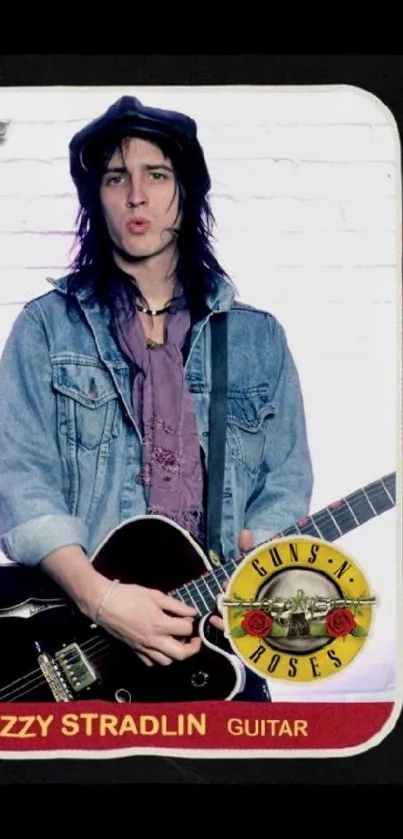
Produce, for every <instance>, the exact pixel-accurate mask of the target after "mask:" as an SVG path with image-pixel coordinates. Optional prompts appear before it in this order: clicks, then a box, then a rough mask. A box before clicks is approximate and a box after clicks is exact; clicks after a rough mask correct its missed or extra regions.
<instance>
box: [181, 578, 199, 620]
mask: <svg viewBox="0 0 403 839" xmlns="http://www.w3.org/2000/svg"><path fill="white" fill-rule="evenodd" d="M190 586H193V583H190V585H189V586H187V585H186V583H185V584H184V585H183V586H182V590H184V591H185V592H186V594H187V598H183V599H184V600H185V601H186V603H187V604H188V606H194V607H195V609H197V611H198V612H199V614H200V615H201V614H202V612H201V611H200V608H199V606H198V604H197V603H196V601H195V599H194V598H193V597H192V594H191V592H190V590H189V589H190ZM193 587H194V586H193Z"/></svg>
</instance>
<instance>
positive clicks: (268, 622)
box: [242, 609, 273, 638]
mask: <svg viewBox="0 0 403 839" xmlns="http://www.w3.org/2000/svg"><path fill="white" fill-rule="evenodd" d="M272 625H273V619H272V618H271V617H270V615H268V614H267V612H264V611H263V609H253V610H252V611H251V612H247V613H246V615H245V616H244V618H243V621H242V627H243V629H244V630H245V632H247V634H248V635H255V636H256V637H257V638H266V635H270V631H271V628H272Z"/></svg>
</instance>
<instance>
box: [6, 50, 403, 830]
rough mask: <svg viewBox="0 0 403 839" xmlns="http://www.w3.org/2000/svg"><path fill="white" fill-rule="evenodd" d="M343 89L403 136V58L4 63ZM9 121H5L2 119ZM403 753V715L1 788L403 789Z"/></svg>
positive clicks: (51, 76)
mask: <svg viewBox="0 0 403 839" xmlns="http://www.w3.org/2000/svg"><path fill="white" fill-rule="evenodd" d="M115 40H116V39H115ZM340 84H348V85H354V86H356V87H360V88H362V89H364V90H367V91H368V92H370V93H372V94H374V95H375V96H377V97H378V98H379V99H380V100H381V101H382V102H383V103H384V104H385V105H386V106H387V107H388V108H389V109H390V111H391V112H392V114H393V116H394V117H395V119H396V121H397V125H398V129H399V134H400V138H401V137H402V131H403V56H402V55H398V54H396V55H376V54H354V53H350V54H332V55H319V54H313V55H304V54H299V55H295V54H281V55H280V54H246V55H242V54H241V55H239V54H227V55H153V54H150V53H149V54H147V55H138V54H133V55H69V54H61V55H7V54H3V55H0V87H5V86H12V87H20V86H22V87H32V86H38V87H41V86H44V87H49V86H63V85H64V86H91V85H94V86H98V87H102V86H112V85H113V86H119V85H122V86H130V85H132V86H140V85H141V86H143V85H149V86H151V85H153V86H162V85H163V86H169V85H206V86H217V85H293V86H295V85H340ZM6 117H7V115H6V114H4V115H3V114H1V113H0V120H1V119H2V118H6ZM0 748H1V747H0ZM401 754H403V717H402V716H401V717H400V719H399V721H398V722H397V724H396V726H395V728H394V730H393V731H392V732H391V733H390V734H389V735H388V736H387V737H386V738H385V739H384V740H383V741H382V743H380V744H379V745H378V746H376V747H373V748H371V749H370V750H369V751H367V752H364V753H363V754H360V755H356V756H354V757H345V758H344V757H338V758H289V759H288V758H254V759H234V758H231V759H218V758H214V759H213V758H211V759H205V760H202V759H193V758H192V759H190V758H188V759H185V758H183V759H182V758H181V759H179V758H165V757H146V756H139V757H129V758H116V759H112V758H111V759H106V760H97V759H91V760H85V759H83V760H81V759H80V760H79V759H66V760H61V759H59V760H58V759H50V758H44V759H38V760H31V759H30V760H24V759H23V758H22V759H12V760H9V759H7V760H0V783H1V784H3V785H20V784H25V785H28V786H30V787H35V791H36V790H39V785H40V784H44V783H45V784H47V785H48V784H51V785H61V786H62V787H65V785H74V787H77V785H81V786H82V787H84V788H85V789H86V791H87V792H90V789H91V788H94V787H95V786H96V787H97V788H98V787H99V785H104V784H107V785H108V786H110V785H117V786H118V787H120V788H123V785H124V786H126V785H133V784H136V785H138V784H145V785H148V784H150V783H152V784H165V785H166V784H175V785H176V784H178V783H179V784H180V783H184V784H188V785H189V784H190V785H194V784H209V785H211V784H214V785H216V784H219V785H228V784H230V785H233V784H242V785H250V786H251V785H253V786H255V785H270V784H275V785H289V784H293V785H315V786H319V785H325V786H327V785H331V786H332V785H335V784H338V785H339V784H343V785H351V784H361V785H362V784H364V785H368V784H382V785H402V783H403V759H401V758H400V755H401ZM33 791H34V790H33ZM2 798H3V800H4V797H3V796H2ZM137 806H138V801H137V804H136V807H137ZM369 806H370V807H371V805H369ZM259 810H260V808H259ZM360 810H361V808H360ZM59 815H60V813H59ZM111 815H112V814H111ZM317 815H318V814H317V813H316V816H317ZM316 816H314V817H315V818H316ZM113 817H114V818H116V814H114V816H113ZM297 819H298V816H297ZM61 822H62V823H63V817H62V819H61ZM293 823H294V825H295V821H293ZM295 826H296V825H295ZM230 829H231V827H230ZM59 835H61V834H60V832H59ZM76 835H78V834H76ZM80 835H81V834H80Z"/></svg>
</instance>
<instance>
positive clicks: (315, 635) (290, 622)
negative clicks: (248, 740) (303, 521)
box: [222, 536, 375, 682]
mask: <svg viewBox="0 0 403 839" xmlns="http://www.w3.org/2000/svg"><path fill="white" fill-rule="evenodd" d="M374 603H375V597H374V596H373V595H371V593H370V591H369V587H368V583H367V581H366V579H365V577H364V575H363V573H362V571H361V570H360V568H359V567H358V566H357V564H356V563H355V562H353V560H352V559H351V558H350V557H347V556H346V555H345V554H343V553H341V551H339V550H337V549H336V548H334V547H333V546H332V545H330V544H329V543H327V542H324V541H321V540H315V541H313V540H312V539H310V538H307V537H304V536H298V537H296V538H294V539H290V538H289V539H279V540H278V541H273V542H270V543H267V544H266V545H263V546H260V547H259V548H257V549H256V550H254V551H252V552H251V553H250V554H248V556H247V557H245V559H244V560H243V562H242V563H241V564H240V565H239V567H238V569H237V571H236V572H235V573H234V575H233V576H232V577H231V580H230V581H229V583H228V587H227V590H226V592H225V595H224V598H223V600H222V606H223V618H224V623H225V626H226V635H227V637H228V639H229V641H230V643H231V645H232V647H233V649H234V650H235V652H236V653H237V655H238V656H239V657H240V658H241V659H242V660H243V661H244V662H245V664H246V665H247V666H248V667H250V668H251V669H253V670H255V671H256V672H257V673H259V675H263V676H265V677H266V678H267V677H273V678H277V679H283V680H285V681H300V682H306V681H312V680H314V679H324V678H327V677H329V676H332V675H334V674H335V673H338V672H340V671H341V670H342V668H344V667H345V666H346V665H348V664H349V663H350V662H351V661H352V659H353V658H354V657H355V656H356V655H357V653H359V652H360V650H361V648H362V646H363V644H364V643H365V640H366V638H367V636H368V632H369V629H370V625H371V620H372V607H373V604H374Z"/></svg>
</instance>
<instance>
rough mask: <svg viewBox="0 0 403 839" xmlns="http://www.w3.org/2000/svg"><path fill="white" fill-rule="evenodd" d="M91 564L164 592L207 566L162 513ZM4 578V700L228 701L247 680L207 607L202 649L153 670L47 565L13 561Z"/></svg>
mask: <svg viewBox="0 0 403 839" xmlns="http://www.w3.org/2000/svg"><path fill="white" fill-rule="evenodd" d="M92 563H93V566H94V567H95V568H96V569H97V570H98V571H100V572H101V573H102V574H104V575H105V576H106V577H108V578H109V579H114V578H118V579H119V580H120V581H121V582H122V583H136V584H137V585H141V586H145V587H148V588H154V589H159V590H160V591H164V592H165V593H173V592H175V590H176V589H177V588H179V587H181V586H183V585H184V584H186V583H188V582H191V581H192V580H194V579H195V578H197V577H200V576H201V575H202V574H204V573H205V572H206V571H207V570H208V566H207V564H206V560H205V557H204V554H203V553H202V551H201V550H199V549H198V548H197V546H196V545H195V543H194V542H193V541H192V540H191V539H190V537H188V536H187V535H186V534H185V532H184V531H182V530H180V529H179V528H176V527H175V526H172V524H171V523H169V522H167V520H164V519H158V518H155V517H146V518H141V519H137V520H133V521H129V522H127V523H126V524H124V525H123V526H121V527H120V528H118V529H117V530H115V531H113V533H112V534H111V535H110V536H109V538H108V539H107V540H106V541H105V542H104V544H103V545H102V546H101V547H100V549H99V550H98V551H97V553H96V554H95V556H94V557H93V558H92ZM0 580H1V585H0V645H1V647H0V648H1V665H0V702H23V703H25V702H49V701H50V702H52V701H74V700H79V701H82V700H86V699H88V700H89V699H92V700H93V699H100V700H105V701H108V702H142V703H147V702H191V701H200V700H219V699H229V698H232V696H233V695H234V694H235V693H236V692H237V691H238V690H239V689H240V688H241V687H242V681H241V680H242V669H241V667H240V664H239V662H238V661H237V659H236V658H235V656H234V655H233V653H232V652H231V650H230V648H229V646H227V644H226V641H225V639H224V638H223V637H222V633H220V632H217V631H216V630H215V629H214V628H213V627H211V625H209V622H208V614H207V615H205V616H204V617H202V618H200V619H197V620H196V621H195V633H199V634H200V635H201V637H202V639H203V644H202V647H201V651H200V653H199V654H197V655H194V656H192V657H191V658H189V659H186V660H185V661H183V662H174V663H172V664H171V665H168V666H165V667H164V666H161V665H154V666H153V667H147V666H146V665H144V664H143V663H142V662H141V661H140V659H139V658H138V656H137V655H136V654H135V652H134V651H133V650H131V649H130V647H129V646H128V645H127V644H125V643H123V642H121V641H119V640H115V639H114V638H113V637H112V636H110V635H109V634H107V633H106V632H104V631H103V630H101V629H100V627H98V626H95V625H94V624H91V622H90V621H88V619H86V618H85V617H84V616H83V615H82V614H81V613H80V612H79V611H78V610H76V608H75V607H74V605H73V604H72V602H71V601H70V600H69V599H67V598H66V596H65V594H64V592H62V591H61V590H60V589H59V588H58V587H57V586H56V585H55V584H53V583H52V582H51V581H50V580H49V579H48V577H47V576H45V575H44V574H43V573H42V572H41V571H40V570H37V569H32V568H28V567H23V566H16V565H5V566H3V567H2V568H1V569H0ZM28 608H30V610H31V612H32V614H30V616H29V617H28V616H24V614H26V613H27V609H28ZM41 655H42V658H41V657H40V656H41ZM52 686H53V688H54V690H52Z"/></svg>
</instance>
